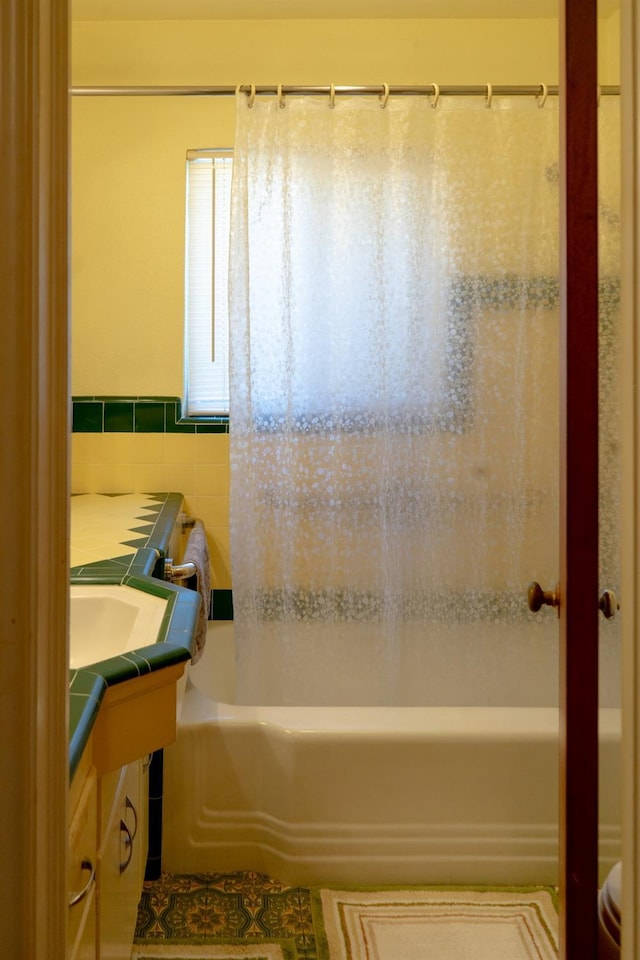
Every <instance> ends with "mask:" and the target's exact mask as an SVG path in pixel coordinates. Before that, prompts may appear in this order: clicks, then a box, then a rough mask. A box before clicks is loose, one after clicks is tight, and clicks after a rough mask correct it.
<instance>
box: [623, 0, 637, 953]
mask: <svg viewBox="0 0 640 960" xmlns="http://www.w3.org/2000/svg"><path fill="white" fill-rule="evenodd" d="M620 35H621V51H620V54H621V78H620V85H621V114H622V123H621V131H622V196H623V197H624V198H625V202H624V204H623V209H622V315H623V324H622V363H623V369H622V390H623V405H622V596H623V598H624V604H623V612H622V770H623V782H622V859H623V863H624V866H623V871H624V880H623V890H622V915H623V917H624V923H623V935H622V958H623V960H635V958H636V957H638V956H640V910H639V909H638V907H637V902H638V901H637V898H638V895H640V591H639V590H638V584H639V583H640V508H639V504H640V331H639V330H638V317H640V285H639V282H638V278H640V112H639V107H640V0H622V7H621V28H620Z"/></svg>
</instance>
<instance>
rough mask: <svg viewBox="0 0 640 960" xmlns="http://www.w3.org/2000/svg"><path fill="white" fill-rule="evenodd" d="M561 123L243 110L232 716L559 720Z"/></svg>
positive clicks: (468, 115) (412, 113) (317, 102)
mask: <svg viewBox="0 0 640 960" xmlns="http://www.w3.org/2000/svg"><path fill="white" fill-rule="evenodd" d="M557 131H558V117H557V103H556V102H555V101H552V100H548V101H547V102H546V103H545V104H544V106H542V107H541V106H540V104H539V102H538V101H536V100H535V99H534V98H524V97H523V98H511V99H506V98H494V100H493V102H492V103H491V105H490V107H488V106H487V104H486V102H485V101H484V100H483V99H482V98H479V97H469V98H464V97H443V98H441V99H440V101H439V103H438V104H437V106H436V107H435V108H434V107H433V106H432V104H431V102H430V101H429V100H428V99H427V98H422V97H404V98H391V99H390V100H389V101H388V103H387V104H386V106H384V108H382V107H381V102H380V101H379V100H378V99H377V98H375V97H371V98H368V97H352V98H341V97H338V98H336V100H335V103H334V106H333V107H331V106H330V104H329V102H328V100H327V98H326V97H321V98H312V97H308V96H305V97H293V96H291V97H289V96H288V97H287V98H286V100H285V102H284V107H282V106H281V105H280V103H279V102H278V100H277V99H276V98H265V99H261V98H256V99H255V101H254V102H253V105H252V106H249V102H248V100H247V98H246V97H244V96H240V97H239V98H238V103H237V116H236V136H235V153H234V174H233V191H232V228H231V248H230V263H231V266H230V329H231V398H232V399H231V412H230V434H231V470H232V479H231V557H232V578H233V592H234V615H235V633H236V644H237V674H238V699H239V700H240V702H244V703H256V704H257V703H263V704H267V703H272V704H273V703H280V704H307V705H314V704H317V705H324V704H332V705H333V704H370V705H376V704H378V705H393V704H397V705H408V704H430V703H431V704H434V703H435V704H437V703H446V704H451V705H454V704H473V703H495V704H496V705H507V704H509V703H512V702H518V703H521V702H527V698H529V699H530V700H531V702H533V703H535V704H536V705H544V704H545V703H552V702H555V701H556V699H557V684H556V680H555V676H556V674H555V669H556V668H555V658H556V653H557V651H556V647H555V637H556V630H557V626H556V623H557V621H556V620H555V616H554V614H553V613H552V612H551V611H542V614H541V615H538V616H537V617H534V616H533V615H532V614H530V613H529V612H528V610H527V606H526V588H527V584H528V582H529V581H530V580H533V579H538V580H539V581H540V582H541V583H544V584H553V583H555V581H556V579H557V564H558V559H557V542H558V534H557V421H558V417H557V407H558V388H557V381H558V378H557V363H558V360H557V342H558V280H557V273H558V241H557V237H558V156H557V154H558V144H557Z"/></svg>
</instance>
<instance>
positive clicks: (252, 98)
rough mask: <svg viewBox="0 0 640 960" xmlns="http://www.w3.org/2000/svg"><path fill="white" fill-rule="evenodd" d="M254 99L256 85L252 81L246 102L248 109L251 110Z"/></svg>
mask: <svg viewBox="0 0 640 960" xmlns="http://www.w3.org/2000/svg"><path fill="white" fill-rule="evenodd" d="M255 99H256V85H255V83H252V84H251V93H250V94H249V103H248V107H249V109H250V110H251V108H252V107H253V101H254V100H255Z"/></svg>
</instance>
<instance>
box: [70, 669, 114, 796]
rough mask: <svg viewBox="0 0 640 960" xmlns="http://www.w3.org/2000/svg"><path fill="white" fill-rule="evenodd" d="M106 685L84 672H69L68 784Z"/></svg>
mask: <svg viewBox="0 0 640 960" xmlns="http://www.w3.org/2000/svg"><path fill="white" fill-rule="evenodd" d="M106 689H107V683H106V681H105V680H104V678H103V677H101V676H98V675H97V674H95V673H89V672H88V671H86V670H71V671H70V680H69V782H71V780H73V775H74V774H75V772H76V769H77V767H78V763H79V761H80V757H81V756H82V752H83V750H84V748H85V747H86V745H87V741H88V740H89V736H90V734H91V730H92V729H93V725H94V723H95V721H96V717H97V716H98V711H99V710H100V703H101V702H102V698H103V697H104V693H105V690H106Z"/></svg>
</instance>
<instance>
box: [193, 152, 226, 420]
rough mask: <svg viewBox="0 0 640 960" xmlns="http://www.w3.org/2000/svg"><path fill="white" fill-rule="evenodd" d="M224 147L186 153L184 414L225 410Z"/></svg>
mask: <svg viewBox="0 0 640 960" xmlns="http://www.w3.org/2000/svg"><path fill="white" fill-rule="evenodd" d="M232 168H233V157H232V154H231V151H230V150H206V151H205V150H202V151H197V150H190V151H189V153H188V155H187V204H186V211H187V213H186V257H185V272H186V276H185V326H186V334H185V341H186V343H185V346H186V363H185V367H186V371H185V373H186V376H185V380H186V385H185V407H186V413H187V415H188V416H191V417H193V416H205V415H209V416H210V415H215V414H225V413H228V412H229V317H228V304H227V290H228V265H229V214H230V203H231V173H232Z"/></svg>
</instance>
